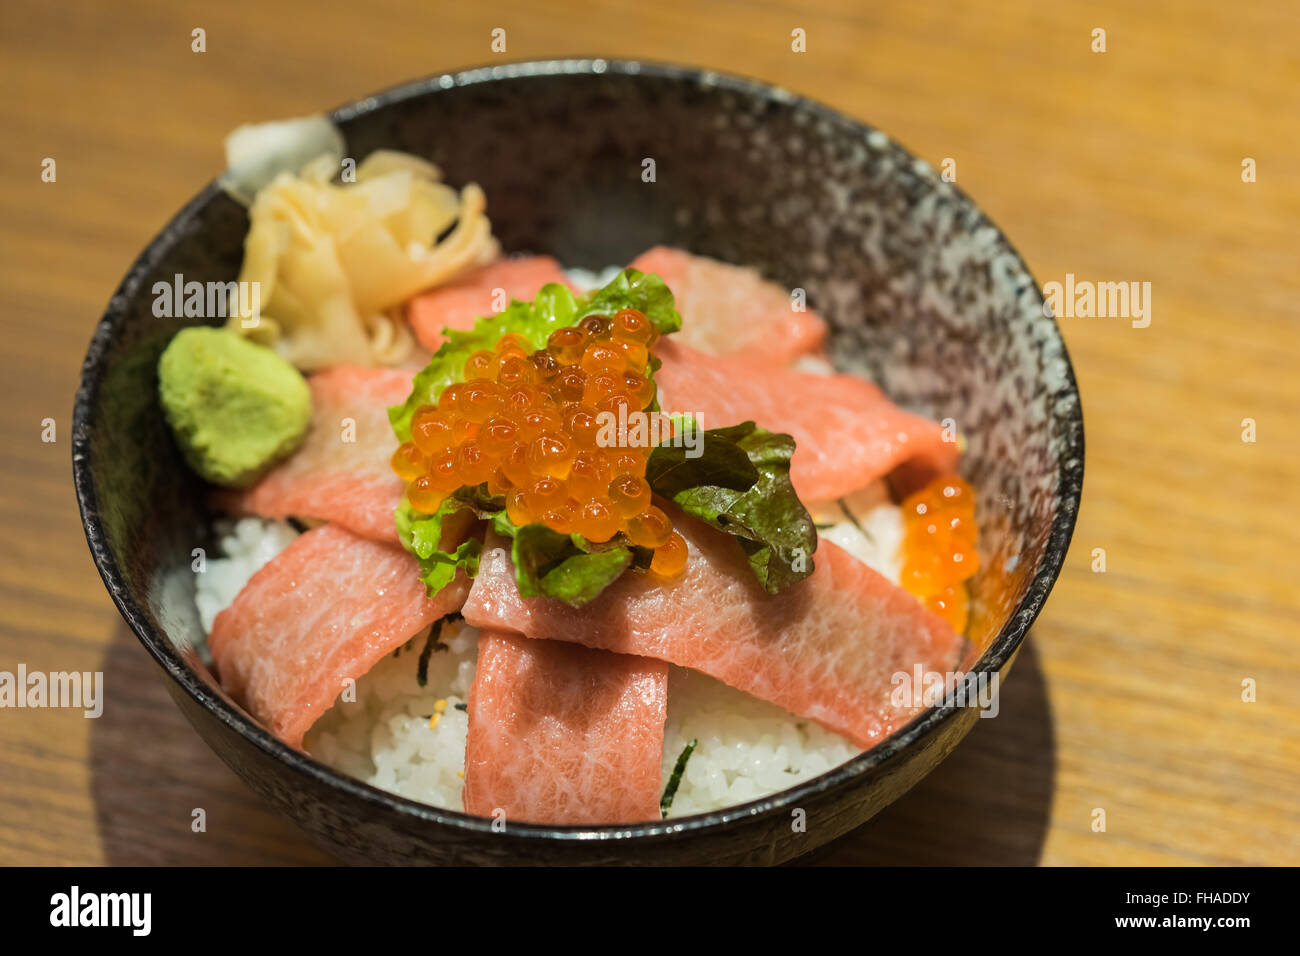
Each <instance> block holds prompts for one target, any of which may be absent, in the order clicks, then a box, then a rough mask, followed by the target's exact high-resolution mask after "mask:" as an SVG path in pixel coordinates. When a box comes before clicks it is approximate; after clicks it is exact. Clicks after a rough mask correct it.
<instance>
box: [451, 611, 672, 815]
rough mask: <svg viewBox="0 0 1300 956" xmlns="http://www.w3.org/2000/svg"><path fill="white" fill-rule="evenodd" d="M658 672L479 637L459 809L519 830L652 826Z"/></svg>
mask: <svg viewBox="0 0 1300 956" xmlns="http://www.w3.org/2000/svg"><path fill="white" fill-rule="evenodd" d="M667 699H668V665H667V664H664V663H662V662H660V661H655V660H648V659H646V658H643V657H633V656H630V655H625V654H610V653H608V652H606V651H599V650H590V649H588V648H586V647H581V646H579V645H576V644H565V643H561V642H558V641H534V640H530V639H529V638H526V637H522V636H521V635H519V634H512V633H508V632H504V631H493V630H485V631H483V632H482V634H481V635H480V636H479V645H478V664H477V667H476V671H475V675H474V684H473V687H472V688H471V689H470V692H469V736H468V738H467V740H466V743H465V789H464V802H465V810H466V812H467V813H475V814H478V815H480V816H493V815H494V814H495V813H497V811H503V812H504V813H505V819H506V822H507V824H508V823H509V822H511V821H520V822H528V823H561V824H602V823H637V822H640V821H644V820H658V819H659V817H660V814H659V787H660V765H661V762H662V757H663V746H664V719H665V716H666V714H667Z"/></svg>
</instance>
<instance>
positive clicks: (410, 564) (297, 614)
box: [208, 525, 469, 747]
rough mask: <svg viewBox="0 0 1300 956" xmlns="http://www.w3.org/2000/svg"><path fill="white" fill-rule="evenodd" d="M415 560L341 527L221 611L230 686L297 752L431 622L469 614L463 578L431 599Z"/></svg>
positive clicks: (292, 553)
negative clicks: (347, 695) (352, 691)
mask: <svg viewBox="0 0 1300 956" xmlns="http://www.w3.org/2000/svg"><path fill="white" fill-rule="evenodd" d="M419 575H420V571H419V567H418V565H417V563H416V560H415V557H414V556H413V555H411V554H409V553H408V552H406V551H404V550H402V549H401V548H399V547H395V546H394V545H389V544H382V543H380V542H378V541H370V540H368V539H366V538H362V537H359V536H357V535H355V534H352V533H351V532H349V531H346V530H344V529H342V528H338V527H335V526H334V525H325V526H324V527H321V528H316V529H315V530H312V531H308V532H306V533H305V534H303V535H300V536H299V537H298V538H297V539H296V540H295V541H294V542H293V543H292V544H291V545H289V547H287V548H285V549H284V550H283V551H281V552H280V554H278V555H277V556H276V557H274V558H273V559H271V561H270V562H269V563H268V564H266V565H265V566H263V567H262V569H261V570H259V571H258V572H257V573H256V574H254V575H253V576H252V578H250V579H249V581H248V584H246V585H245V586H244V589H243V590H242V591H240V592H239V596H238V597H236V598H235V600H234V602H233V603H232V604H231V605H230V607H228V608H226V609H225V610H224V611H222V612H221V613H220V614H218V615H217V619H216V621H215V622H214V623H213V625H212V635H211V637H210V638H209V639H208V646H209V647H210V648H211V650H212V658H213V661H214V662H215V663H216V665H217V670H218V672H219V673H220V675H221V685H222V686H223V687H224V688H225V689H226V690H227V691H228V692H229V693H230V695H231V696H232V697H234V698H235V700H237V701H238V702H239V703H240V704H241V705H243V707H244V708H245V709H246V710H247V711H248V712H249V713H250V714H252V715H253V716H254V717H256V718H257V719H258V720H260V721H261V722H262V723H263V724H265V725H266V726H267V728H269V729H270V730H271V732H272V733H274V734H275V735H276V736H277V737H279V738H280V739H281V740H283V741H284V742H285V743H287V744H290V745H291V746H294V747H298V746H301V745H302V738H303V734H305V733H306V732H307V729H308V728H309V727H310V726H311V725H312V724H313V723H315V721H316V719H317V718H318V717H320V715H321V714H323V713H324V712H325V711H326V710H328V709H329V707H330V705H331V704H332V703H333V702H334V699H335V698H336V697H338V696H339V694H340V693H341V692H342V691H343V689H344V682H345V681H347V680H349V679H351V680H354V681H355V680H357V679H358V678H360V677H361V675H363V674H365V673H366V672H367V671H368V670H370V668H371V667H372V666H373V665H374V664H375V662H376V661H378V660H379V659H380V658H382V657H383V656H384V655H385V654H389V653H391V652H392V651H393V650H395V649H396V648H398V647H400V646H401V645H402V644H403V643H405V642H406V641H407V640H409V639H410V638H411V637H412V636H413V635H415V634H417V633H418V632H419V631H421V630H422V629H423V628H425V627H427V626H428V625H429V624H431V623H433V622H434V621H436V620H438V619H439V618H441V617H444V616H445V615H447V614H450V613H451V612H452V611H456V610H459V609H460V606H461V604H462V603H463V602H464V600H465V594H466V592H467V591H468V588H469V582H468V581H467V580H465V578H464V577H463V576H461V577H458V578H457V579H456V580H455V581H453V582H452V583H451V584H450V585H448V586H447V587H446V588H445V589H443V590H442V591H440V592H439V593H438V595H437V596H436V597H435V598H433V599H429V598H427V597H425V593H424V584H423V583H422V582H421V581H420V576H419Z"/></svg>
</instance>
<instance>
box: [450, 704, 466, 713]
mask: <svg viewBox="0 0 1300 956" xmlns="http://www.w3.org/2000/svg"><path fill="white" fill-rule="evenodd" d="M452 706H453V707H455V708H456V709H457V710H463V711H466V712H468V711H469V704H452Z"/></svg>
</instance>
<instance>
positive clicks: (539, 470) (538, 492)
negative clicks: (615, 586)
mask: <svg viewBox="0 0 1300 956" xmlns="http://www.w3.org/2000/svg"><path fill="white" fill-rule="evenodd" d="M658 338H659V330H658V329H657V328H656V327H655V324H654V323H653V322H651V321H650V320H649V319H648V318H646V316H645V314H644V313H642V312H640V311H638V310H636V309H623V310H621V311H620V312H618V313H617V314H615V315H613V316H601V315H589V316H587V317H586V318H584V319H583V320H582V321H581V322H579V323H578V324H577V325H574V326H567V327H565V328H560V329H556V330H555V331H554V332H552V333H551V335H550V337H549V338H548V339H547V342H546V347H545V348H543V349H532V348H531V345H530V344H529V342H528V341H527V340H526V339H524V338H523V337H522V336H520V335H517V334H515V333H509V334H507V335H504V336H502V337H501V339H500V340H499V341H498V342H497V343H496V347H495V348H494V349H492V350H491V351H489V350H486V349H485V350H482V351H478V352H475V353H473V354H472V355H470V356H469V358H468V359H467V360H466V361H465V367H464V381H463V382H461V383H457V384H454V385H449V386H447V388H445V389H444V390H443V392H442V395H441V396H440V397H439V399H438V402H437V403H436V404H434V405H424V406H421V407H420V408H418V409H416V412H415V415H414V416H413V417H412V419H411V440H410V441H409V442H406V443H404V444H403V445H401V446H400V447H399V448H398V449H397V451H396V452H394V453H393V458H392V467H393V471H394V473H396V474H397V476H398V477H399V478H401V479H402V480H403V481H404V482H406V496H407V500H408V501H410V503H411V507H413V508H415V509H416V510H417V511H421V512H424V513H426V514H431V513H433V512H435V511H437V510H438V507H439V506H440V505H441V504H442V502H443V500H444V499H445V498H446V497H447V495H449V494H451V492H453V491H455V490H456V489H457V488H460V487H461V486H463V485H478V484H481V483H483V482H487V486H488V492H489V493H490V494H492V495H500V496H504V497H505V499H506V514H507V515H508V516H509V518H510V520H511V521H513V522H514V523H515V524H517V525H526V524H538V523H540V524H544V525H546V526H547V527H548V528H551V529H552V530H554V531H557V532H559V533H561V534H580V535H582V536H583V537H584V538H586V539H587V540H588V541H592V542H597V543H599V542H605V541H609V540H611V539H612V538H614V537H615V536H616V535H618V534H620V533H621V534H623V535H624V536H625V537H626V538H627V539H628V540H629V541H630V542H632V543H633V544H635V545H639V546H641V547H646V548H651V549H654V551H655V554H654V557H653V559H652V560H651V564H650V571H651V573H652V574H654V575H656V576H659V577H664V578H668V577H673V576H675V575H677V574H679V573H681V571H682V569H683V568H684V567H685V565H686V557H687V549H686V541H685V539H683V538H682V536H681V535H680V534H678V533H677V532H675V531H673V527H672V522H671V520H670V519H669V518H668V516H667V515H666V514H664V512H663V511H662V510H661V509H659V508H658V507H656V506H655V505H654V504H653V503H652V500H651V494H650V485H649V484H648V483H647V482H646V479H645V470H646V463H647V461H648V460H649V457H650V450H651V449H650V446H648V445H646V446H638V445H635V444H631V443H630V442H629V441H628V440H627V435H626V434H619V433H618V432H617V430H615V431H614V436H615V440H614V441H613V442H605V443H602V442H601V440H600V436H601V432H602V423H604V422H608V421H610V419H608V418H602V413H613V414H614V415H615V419H613V421H617V416H618V414H619V412H620V410H626V412H628V413H631V412H641V411H644V410H645V409H646V408H648V407H649V406H650V404H651V403H652V402H653V401H654V398H655V387H654V383H653V382H652V381H650V379H649V376H648V375H647V372H646V369H647V366H648V363H649V361H650V353H649V350H650V348H651V347H652V346H653V345H654V344H655V341H656V340H657V339H658ZM623 420H624V421H626V420H627V419H626V418H624V419H623ZM608 431H609V430H608V429H606V433H607V434H608Z"/></svg>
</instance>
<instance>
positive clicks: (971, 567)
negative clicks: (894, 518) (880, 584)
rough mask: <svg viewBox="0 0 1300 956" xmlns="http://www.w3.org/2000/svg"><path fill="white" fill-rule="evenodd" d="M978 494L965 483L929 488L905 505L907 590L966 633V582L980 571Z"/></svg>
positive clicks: (942, 482) (943, 482)
mask: <svg viewBox="0 0 1300 956" xmlns="http://www.w3.org/2000/svg"><path fill="white" fill-rule="evenodd" d="M976 539H977V530H976V527H975V493H974V491H973V490H972V489H971V486H970V485H969V484H967V483H966V482H965V481H963V480H962V479H961V478H958V477H955V476H948V477H945V478H939V479H936V480H935V481H932V482H930V484H928V485H926V486H925V487H924V488H922V489H921V490H920V491H917V492H914V493H913V494H911V495H909V496H908V497H907V498H905V499H903V587H904V588H906V589H907V590H908V591H910V592H911V593H912V594H915V595H916V596H917V597H919V598H920V599H921V600H922V601H923V602H924V603H925V606H926V607H928V608H929V609H930V610H932V611H934V612H935V613H936V614H938V615H939V616H940V617H942V618H944V619H945V620H946V621H947V622H948V623H949V624H951V625H952V627H953V630H955V631H957V633H959V634H960V633H962V632H964V631H965V630H966V618H967V593H966V581H967V580H969V579H970V578H972V577H974V575H975V572H976V571H978V570H979V554H978V553H977V552H976V550H975V542H976Z"/></svg>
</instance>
